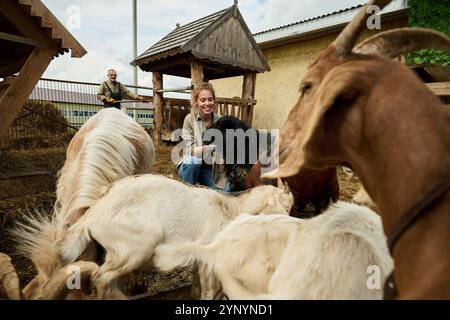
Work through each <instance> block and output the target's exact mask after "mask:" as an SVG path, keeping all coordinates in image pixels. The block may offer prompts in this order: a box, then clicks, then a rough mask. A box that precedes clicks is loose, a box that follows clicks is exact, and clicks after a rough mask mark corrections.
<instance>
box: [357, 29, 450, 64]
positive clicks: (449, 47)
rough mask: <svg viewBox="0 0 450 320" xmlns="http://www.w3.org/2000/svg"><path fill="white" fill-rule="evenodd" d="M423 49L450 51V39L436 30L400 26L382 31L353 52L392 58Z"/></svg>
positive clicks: (359, 45)
mask: <svg viewBox="0 0 450 320" xmlns="http://www.w3.org/2000/svg"><path fill="white" fill-rule="evenodd" d="M421 49H437V50H446V51H450V39H449V38H448V37H447V36H446V35H445V34H443V33H441V32H437V31H434V30H429V29H422V28H399V29H394V30H389V31H385V32H381V33H379V34H377V35H375V36H373V37H370V38H369V39H366V40H364V41H363V42H361V43H360V44H358V45H357V46H356V47H355V48H354V49H353V52H355V53H361V54H373V55H379V56H382V57H385V58H389V59H391V58H395V57H398V56H399V55H401V54H404V53H408V52H413V51H417V50H421Z"/></svg>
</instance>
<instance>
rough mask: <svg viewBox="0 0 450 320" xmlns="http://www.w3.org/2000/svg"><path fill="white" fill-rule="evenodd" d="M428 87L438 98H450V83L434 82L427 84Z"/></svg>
mask: <svg viewBox="0 0 450 320" xmlns="http://www.w3.org/2000/svg"><path fill="white" fill-rule="evenodd" d="M426 85H427V86H428V88H430V90H431V91H432V92H433V93H434V94H435V95H437V96H450V81H448V82H432V83H427V84H426Z"/></svg>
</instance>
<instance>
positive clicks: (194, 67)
mask: <svg viewBox="0 0 450 320" xmlns="http://www.w3.org/2000/svg"><path fill="white" fill-rule="evenodd" d="M191 80H192V84H193V85H194V88H195V87H197V86H198V85H199V84H200V83H202V82H203V64H202V63H201V62H198V61H193V62H191Z"/></svg>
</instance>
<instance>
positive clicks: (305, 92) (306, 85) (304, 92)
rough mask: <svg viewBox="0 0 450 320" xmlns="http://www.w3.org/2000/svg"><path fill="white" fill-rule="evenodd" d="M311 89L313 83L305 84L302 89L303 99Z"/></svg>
mask: <svg viewBox="0 0 450 320" xmlns="http://www.w3.org/2000/svg"><path fill="white" fill-rule="evenodd" d="M311 88H312V84H311V83H304V84H303V85H302V87H301V89H300V94H301V96H302V97H303V96H304V95H305V94H307V93H308V92H309V90H311Z"/></svg>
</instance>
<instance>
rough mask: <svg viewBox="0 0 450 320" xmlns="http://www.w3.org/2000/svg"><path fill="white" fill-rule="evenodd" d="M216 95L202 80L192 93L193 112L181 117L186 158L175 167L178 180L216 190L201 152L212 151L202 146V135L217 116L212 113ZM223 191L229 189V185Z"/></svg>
mask: <svg viewBox="0 0 450 320" xmlns="http://www.w3.org/2000/svg"><path fill="white" fill-rule="evenodd" d="M215 100H216V94H215V91H214V88H213V86H212V85H211V84H210V83H201V84H199V85H198V86H196V87H195V89H194V91H193V92H192V99H191V105H192V111H191V113H190V114H188V115H187V116H186V117H185V118H184V122H183V133H182V137H183V140H184V143H185V157H184V159H183V160H182V161H181V162H180V163H179V164H178V166H177V173H178V175H179V176H180V178H181V180H183V181H185V182H188V183H190V184H196V183H199V184H202V185H205V186H208V187H211V188H214V189H217V187H216V183H215V182H214V179H213V175H212V168H211V166H210V165H208V164H206V163H205V162H203V161H202V157H203V155H206V154H208V152H211V151H212V150H211V146H210V145H205V146H202V136H203V133H205V131H206V129H208V128H210V127H212V125H213V124H214V122H216V121H217V120H218V119H219V118H220V116H218V115H216V114H214V112H213V109H214V105H215ZM223 191H226V192H228V191H229V186H228V185H227V186H225V188H224V189H223Z"/></svg>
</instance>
